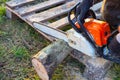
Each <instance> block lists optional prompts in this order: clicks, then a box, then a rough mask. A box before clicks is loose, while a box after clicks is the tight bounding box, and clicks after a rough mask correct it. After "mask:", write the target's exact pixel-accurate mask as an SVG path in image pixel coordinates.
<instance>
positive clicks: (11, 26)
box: [0, 0, 120, 80]
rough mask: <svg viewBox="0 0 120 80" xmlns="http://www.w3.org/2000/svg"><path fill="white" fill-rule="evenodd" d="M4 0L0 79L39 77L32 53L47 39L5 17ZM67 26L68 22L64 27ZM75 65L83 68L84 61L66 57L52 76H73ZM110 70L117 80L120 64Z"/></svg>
mask: <svg viewBox="0 0 120 80" xmlns="http://www.w3.org/2000/svg"><path fill="white" fill-rule="evenodd" d="M6 1H7V0H0V80H39V76H38V75H37V74H36V72H35V70H34V68H33V67H32V64H31V57H32V56H33V55H34V54H36V53H37V52H38V51H40V50H41V49H42V48H44V47H45V46H47V45H48V44H50V42H49V41H47V40H46V39H45V38H44V37H42V36H41V35H40V34H39V33H37V32H36V31H35V30H34V29H33V28H31V27H30V26H29V25H27V24H26V23H24V22H22V21H20V20H14V21H13V20H9V19H7V18H6V17H5V7H4V5H5V2H6ZM66 29H69V26H67V27H66V28H65V29H63V30H66ZM70 66H71V67H70ZM74 68H75V69H77V71H78V72H79V71H80V72H83V71H84V65H82V64H80V63H79V62H78V61H77V60H75V59H73V58H71V57H68V58H67V59H66V60H64V61H63V63H62V64H60V65H59V66H58V68H57V69H56V70H55V72H54V75H53V78H52V80H73V78H74V76H71V75H70V74H71V73H70V71H71V69H74ZM71 72H72V71H71ZM110 73H111V76H113V80H120V65H119V64H115V63H114V64H113V66H112V67H111V69H110Z"/></svg>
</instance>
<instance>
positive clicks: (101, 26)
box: [33, 0, 120, 63]
mask: <svg viewBox="0 0 120 80" xmlns="http://www.w3.org/2000/svg"><path fill="white" fill-rule="evenodd" d="M92 3H93V0H83V1H82V2H78V3H77V4H76V5H75V6H73V7H72V8H71V10H70V11H69V12H68V21H69V23H70V25H71V26H72V28H73V29H71V30H68V31H67V32H66V33H65V32H63V31H60V30H58V29H54V28H52V27H49V26H46V25H44V24H42V23H39V22H33V26H34V27H35V28H37V29H38V30H40V31H42V32H44V33H46V34H48V35H51V36H53V37H56V38H58V39H62V40H64V41H65V42H67V43H68V44H69V46H70V47H72V48H73V49H76V50H78V51H80V52H81V53H83V54H86V55H88V56H90V57H101V58H104V59H107V60H110V61H113V62H116V63H120V51H119V50H120V41H119V39H116V37H114V36H116V35H117V37H119V38H120V34H118V30H117V29H116V30H114V31H112V30H111V27H110V26H109V23H107V22H105V21H102V20H99V19H96V15H95V13H94V11H93V10H91V9H90V7H91V6H92ZM71 15H73V16H74V17H73V16H71Z"/></svg>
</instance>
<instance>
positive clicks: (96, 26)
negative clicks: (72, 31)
mask: <svg viewBox="0 0 120 80" xmlns="http://www.w3.org/2000/svg"><path fill="white" fill-rule="evenodd" d="M75 25H76V27H77V28H80V26H79V24H78V22H76V23H75ZM84 26H85V28H86V29H87V30H88V31H89V33H90V34H91V35H92V37H93V39H94V41H95V42H96V45H98V46H99V47H102V46H104V45H106V44H107V39H108V37H109V36H110V33H111V31H110V26H109V24H108V23H107V22H105V21H100V20H96V19H93V18H88V19H86V20H85V23H84Z"/></svg>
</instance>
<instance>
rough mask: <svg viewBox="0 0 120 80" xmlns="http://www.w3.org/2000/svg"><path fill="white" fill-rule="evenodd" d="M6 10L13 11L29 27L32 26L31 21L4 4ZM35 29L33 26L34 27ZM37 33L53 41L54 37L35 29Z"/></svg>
mask: <svg viewBox="0 0 120 80" xmlns="http://www.w3.org/2000/svg"><path fill="white" fill-rule="evenodd" d="M6 10H9V11H10V12H12V13H14V14H15V15H16V16H18V17H19V18H20V19H22V20H23V21H25V22H26V23H27V24H28V25H30V26H31V27H33V28H34V26H33V25H32V23H30V22H28V21H27V20H26V19H25V18H24V17H22V16H20V15H19V14H18V13H16V12H15V11H14V10H12V9H11V8H9V7H7V6H6ZM34 29H35V28H34ZM35 30H36V31H37V32H38V33H40V34H41V35H43V36H44V37H45V38H46V39H48V40H49V41H51V42H53V41H54V39H53V38H51V37H50V36H48V35H46V34H44V33H43V32H41V31H38V30H37V29H35Z"/></svg>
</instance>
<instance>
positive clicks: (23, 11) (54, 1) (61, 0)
mask: <svg viewBox="0 0 120 80" xmlns="http://www.w3.org/2000/svg"><path fill="white" fill-rule="evenodd" d="M64 2H65V0H49V1H45V2H43V3H39V4H36V5H33V6H29V7H27V8H20V9H18V10H17V12H18V13H19V14H20V15H25V14H28V13H31V12H35V11H40V10H44V9H47V8H49V7H52V6H55V5H58V4H61V3H64Z"/></svg>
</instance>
